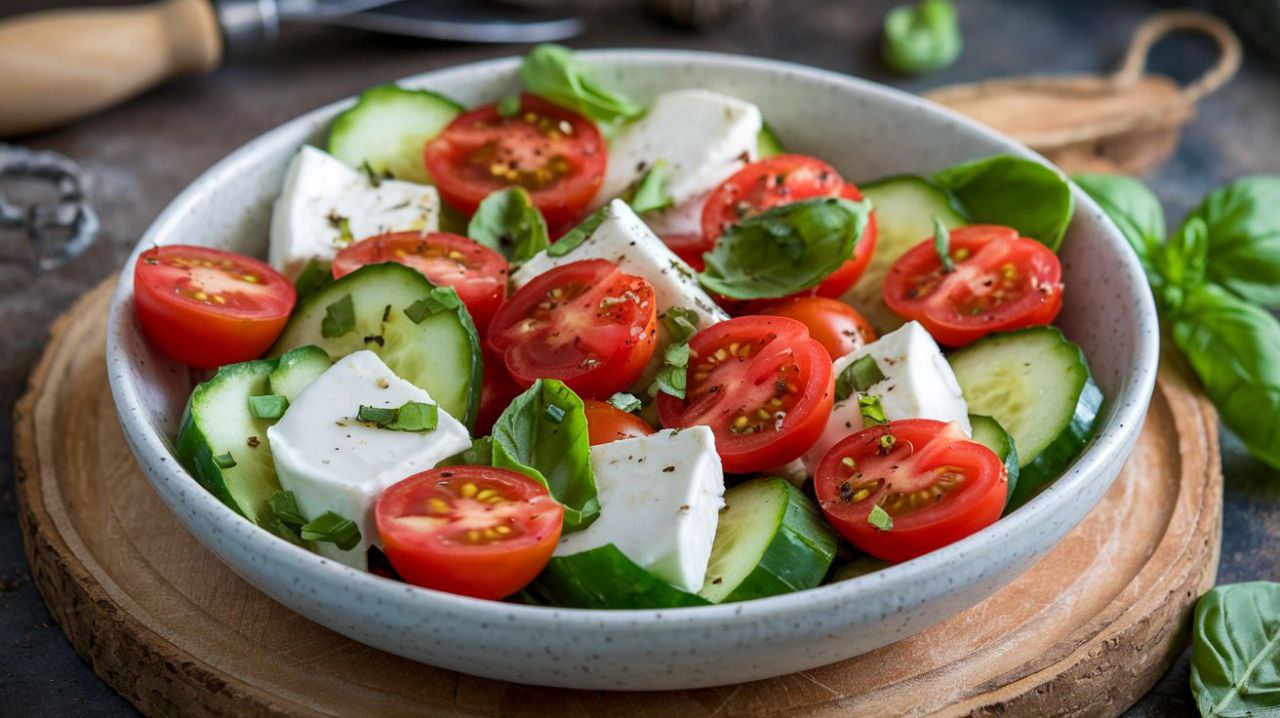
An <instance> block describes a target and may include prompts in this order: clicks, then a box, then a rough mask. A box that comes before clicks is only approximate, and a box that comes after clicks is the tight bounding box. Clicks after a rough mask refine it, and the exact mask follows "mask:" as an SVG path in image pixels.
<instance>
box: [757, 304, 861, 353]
mask: <svg viewBox="0 0 1280 718" xmlns="http://www.w3.org/2000/svg"><path fill="white" fill-rule="evenodd" d="M755 313H756V314H764V315H766V316H771V317H787V318H789V319H794V320H796V321H798V322H800V323H801V324H803V325H805V327H806V328H808V330H809V336H810V337H813V339H814V340H815V341H817V342H818V343H819V344H821V345H822V347H823V348H824V349H826V350H827V353H828V354H830V355H831V358H832V359H833V360H834V359H839V358H840V357H842V356H844V355H845V354H848V353H849V352H852V351H856V350H858V349H859V348H861V347H862V346H863V345H865V344H869V343H871V342H873V341H875V340H876V330H875V329H874V328H872V326H871V322H869V321H867V318H866V317H864V316H862V314H861V313H859V312H858V310H857V309H854V308H853V307H851V306H849V305H848V304H845V303H844V302H841V301H839V300H836V299H829V298H827V297H796V298H794V299H783V300H781V301H779V302H774V303H772V304H768V305H765V306H763V307H760V308H759V309H757V310H756V311H755Z"/></svg>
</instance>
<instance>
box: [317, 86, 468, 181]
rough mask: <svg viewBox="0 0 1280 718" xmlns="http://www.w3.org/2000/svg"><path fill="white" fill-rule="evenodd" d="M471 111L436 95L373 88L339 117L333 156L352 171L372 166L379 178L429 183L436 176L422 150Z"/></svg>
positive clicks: (331, 136) (333, 136) (331, 131)
mask: <svg viewBox="0 0 1280 718" xmlns="http://www.w3.org/2000/svg"><path fill="white" fill-rule="evenodd" d="M465 109H466V108H464V107H463V106H462V105H459V104H458V103H456V102H454V101H453V100H450V99H449V98H447V97H445V96H444V95H440V94H437V93H435V92H431V91H430V90H406V89H405V88H403V87H397V86H396V85H378V86H377V87H370V88H369V89H367V90H365V91H364V92H362V93H360V99H358V100H357V101H356V104H355V105H354V106H353V107H351V109H349V110H347V111H346V112H343V113H342V114H340V115H338V116H337V117H336V118H334V120H333V125H331V126H330V128H329V145H328V149H329V154H331V155H333V156H334V157H337V158H338V159H340V160H342V161H343V162H346V163H347V164H349V165H351V166H352V167H360V166H362V165H364V164H365V163H368V165H369V168H370V169H371V170H373V172H374V173H376V174H379V175H382V174H390V175H391V176H392V177H394V178H395V179H398V180H405V181H406V182H419V183H422V184H427V183H429V182H430V181H431V176H430V175H429V174H428V173H427V167H426V165H425V164H424V163H423V160H422V148H423V147H424V146H425V145H426V144H427V141H428V140H430V139H432V138H433V137H435V136H436V135H438V134H440V130H442V129H444V126H445V125H447V124H449V122H450V121H452V120H453V118H455V117H457V116H458V115H459V114H461V113H462V112H463V110H465Z"/></svg>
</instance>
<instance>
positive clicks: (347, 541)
mask: <svg viewBox="0 0 1280 718" xmlns="http://www.w3.org/2000/svg"><path fill="white" fill-rule="evenodd" d="M298 533H299V535H301V536H302V540H304V541H327V542H329V543H332V544H336V545H337V546H338V548H340V549H342V550H343V551H350V550H351V549H353V548H355V547H356V546H358V545H359V544H360V527H358V526H356V524H355V522H354V521H351V520H350V519H346V518H343V517H342V516H339V515H338V514H336V513H334V512H332V511H326V512H324V513H323V514H320V515H319V516H317V517H316V518H315V519H314V520H312V521H309V522H307V523H305V524H303V525H302V527H301V529H300V530H299V532H298Z"/></svg>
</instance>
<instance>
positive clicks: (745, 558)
mask: <svg viewBox="0 0 1280 718" xmlns="http://www.w3.org/2000/svg"><path fill="white" fill-rule="evenodd" d="M724 502H725V507H724V508H723V509H721V510H720V521H719V523H718V525H717V526H716V538H715V543H714V544H712V547H711V561H710V563H709V564H708V565H707V578H706V582H705V583H703V584H702V589H701V590H699V591H698V595H699V596H702V597H703V598H705V599H707V600H708V601H710V602H711V603H728V602H731V601H747V600H750V599H753V598H764V597H765V596H776V595H778V594H782V593H791V592H793V591H802V590H804V589H806V588H813V587H814V586H817V585H818V584H820V583H822V579H823V577H825V576H826V575H827V570H828V569H830V568H831V561H832V559H834V558H835V554H836V534H835V532H834V531H832V530H831V527H830V526H828V525H827V524H826V522H825V521H823V519H822V515H821V514H820V513H819V512H818V508H817V507H816V506H814V505H813V502H812V501H810V500H809V497H807V496H805V495H804V492H802V491H801V490H800V489H797V488H796V487H795V486H794V485H792V484H791V482H789V481H787V480H786V479H779V478H767V479H752V480H750V481H747V482H745V483H742V484H739V485H737V486H735V487H733V488H732V489H729V490H728V491H726V492H725V494H724Z"/></svg>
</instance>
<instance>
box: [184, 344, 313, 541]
mask: <svg viewBox="0 0 1280 718" xmlns="http://www.w3.org/2000/svg"><path fill="white" fill-rule="evenodd" d="M275 366H276V363H275V362H274V361H265V360H258V361H249V362H243V363H241V364H229V365H227V366H224V367H222V368H221V369H219V370H218V372H217V373H216V374H214V375H213V378H212V379H210V380H209V381H206V382H203V383H201V384H199V385H197V386H196V388H195V391H193V392H192V393H191V398H190V399H189V400H188V401H187V408H186V411H184V412H183V415H182V424H181V428H179V429H178V441H177V446H176V453H177V456H178V461H179V462H181V463H182V465H183V466H184V467H185V468H186V469H187V471H190V472H191V474H192V475H193V476H195V477H196V480H197V481H199V482H200V484H201V485H203V486H204V487H205V488H206V489H208V490H209V492H210V493H212V494H213V495H214V496H217V497H218V499H220V500H221V501H222V502H223V503H224V504H226V505H227V506H230V507H231V508H232V509H233V510H234V511H235V512H236V513H238V514H240V515H241V516H244V517H245V518H247V519H249V520H250V521H252V522H254V523H255V524H257V525H259V526H262V527H263V528H266V529H267V530H269V531H272V532H274V533H276V534H278V535H280V536H282V537H284V538H287V539H289V540H291V541H293V542H295V543H297V541H298V539H297V536H294V535H292V534H291V533H290V532H289V531H288V530H286V529H284V527H283V526H280V525H279V522H278V521H277V520H276V518H275V515H274V514H273V513H272V512H271V509H270V508H269V507H268V505H267V501H268V499H270V498H271V495H272V494H274V493H275V492H277V491H279V490H280V482H279V481H278V480H277V479H276V467H275V463H274V461H273V460H272V458H271V446H270V445H269V444H268V442H267V427H268V426H270V425H271V424H272V423H273V422H272V421H271V420H268V419H255V418H254V417H253V415H252V414H251V413H249V397H251V396H261V395H263V394H270V393H271V391H270V388H269V386H268V377H269V376H270V374H271V370H272V369H274V368H275Z"/></svg>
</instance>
